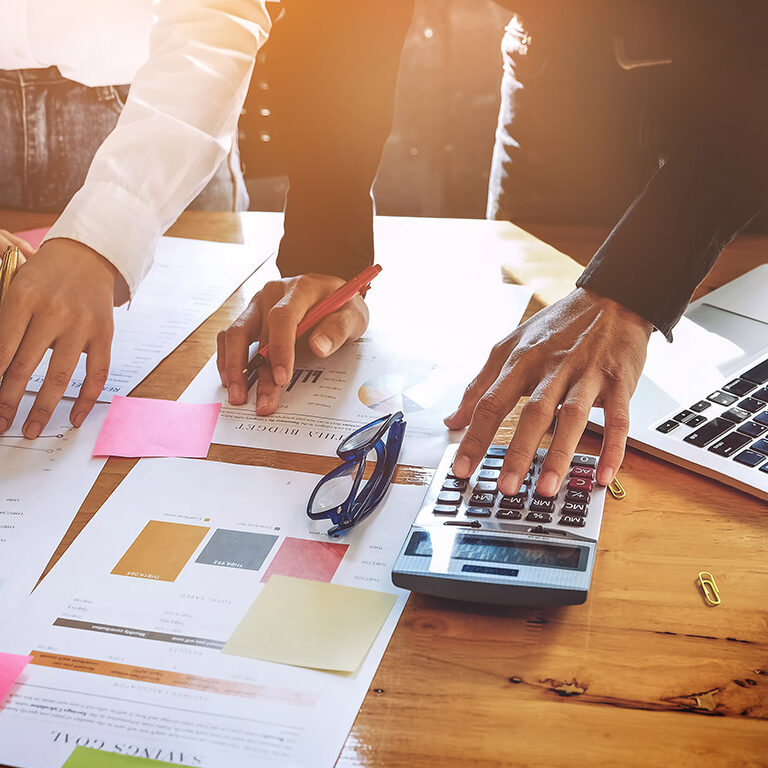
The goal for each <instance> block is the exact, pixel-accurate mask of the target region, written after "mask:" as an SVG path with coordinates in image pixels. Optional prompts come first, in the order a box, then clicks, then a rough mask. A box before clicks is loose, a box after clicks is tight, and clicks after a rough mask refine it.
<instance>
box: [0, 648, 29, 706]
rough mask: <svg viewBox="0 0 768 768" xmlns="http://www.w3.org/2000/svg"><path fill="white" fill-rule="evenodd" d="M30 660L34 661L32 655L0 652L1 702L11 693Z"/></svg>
mask: <svg viewBox="0 0 768 768" xmlns="http://www.w3.org/2000/svg"><path fill="white" fill-rule="evenodd" d="M30 661H32V657H31V656H17V655H16V654H15V653H0V703H2V701H3V699H4V698H5V697H6V696H7V695H8V694H9V693H10V691H11V688H13V684H14V683H15V682H16V681H17V680H18V679H19V675H20V674H21V673H22V672H23V671H24V668H25V667H26V666H27V664H29V662H30Z"/></svg>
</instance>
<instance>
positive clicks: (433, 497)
mask: <svg viewBox="0 0 768 768" xmlns="http://www.w3.org/2000/svg"><path fill="white" fill-rule="evenodd" d="M457 448H458V445H451V446H449V447H448V449H447V450H446V452H445V454H444V455H443V458H442V459H441V460H440V464H439V466H438V468H437V471H436V473H435V478H434V480H433V481H432V484H431V485H430V486H429V489H428V490H427V493H426V496H425V497H424V502H423V503H422V505H421V509H420V510H419V513H418V515H417V516H416V519H415V521H414V523H413V525H412V526H411V530H410V531H409V532H408V536H407V537H406V539H405V543H404V544H403V548H402V549H401V550H400V554H399V556H398V558H397V561H396V562H395V565H394V568H393V569H392V582H393V583H394V584H395V586H398V587H403V588H404V589H410V590H413V591H414V592H424V593H425V594H428V595H436V596H438V597H447V598H452V599H455V600H471V601H473V602H478V603H500V604H504V605H576V604H578V603H583V602H584V601H585V600H586V599H587V590H588V589H589V582H590V580H591V577H592V567H593V566H594V563H595V555H596V553H597V538H598V536H599V534H600V522H601V521H602V519H603V505H604V503H605V488H604V487H602V486H598V485H597V484H596V483H595V469H596V467H597V457H596V456H588V455H586V454H576V455H575V456H574V457H573V461H572V462H571V468H570V470H569V472H568V476H567V477H566V478H565V479H564V480H563V484H562V485H561V487H560V490H559V491H558V492H557V494H556V495H555V496H554V497H549V498H544V497H541V496H539V495H538V494H537V493H536V481H537V479H538V477H539V473H540V472H541V465H542V463H543V461H544V457H545V456H546V451H544V450H539V451H538V452H537V453H536V456H535V458H534V462H533V464H532V465H531V468H530V471H529V473H528V476H527V477H526V479H525V481H524V483H523V485H522V486H521V488H520V491H519V492H518V493H516V494H515V495H514V496H502V495H501V494H500V493H499V491H498V489H497V487H496V483H497V480H498V478H499V474H500V470H501V466H502V463H503V461H504V454H505V453H506V448H505V447H504V446H495V445H492V446H490V447H489V449H488V452H487V454H486V456H485V458H484V459H483V461H482V462H481V463H480V466H479V467H478V469H477V470H476V471H475V473H474V474H473V475H472V477H471V478H469V480H467V479H462V478H458V477H456V476H455V475H453V474H452V473H451V466H452V464H453V459H454V457H455V455H456V450H457Z"/></svg>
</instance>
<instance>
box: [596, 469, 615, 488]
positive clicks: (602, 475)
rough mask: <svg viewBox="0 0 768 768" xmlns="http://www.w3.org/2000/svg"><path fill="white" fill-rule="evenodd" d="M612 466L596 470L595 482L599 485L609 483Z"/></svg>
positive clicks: (611, 478) (611, 476) (611, 477)
mask: <svg viewBox="0 0 768 768" xmlns="http://www.w3.org/2000/svg"><path fill="white" fill-rule="evenodd" d="M613 473H614V469H613V467H600V469H598V470H597V482H598V483H599V484H600V485H610V484H611V482H612V481H613Z"/></svg>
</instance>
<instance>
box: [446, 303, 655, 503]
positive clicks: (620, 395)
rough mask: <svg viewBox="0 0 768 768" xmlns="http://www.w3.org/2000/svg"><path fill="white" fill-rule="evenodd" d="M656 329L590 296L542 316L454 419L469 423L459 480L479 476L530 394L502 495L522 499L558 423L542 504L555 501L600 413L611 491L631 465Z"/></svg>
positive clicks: (495, 355)
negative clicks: (627, 452)
mask: <svg viewBox="0 0 768 768" xmlns="http://www.w3.org/2000/svg"><path fill="white" fill-rule="evenodd" d="M652 330H653V326H652V325H651V324H650V323H649V322H648V321H647V320H645V319H643V318H642V317H640V316H639V315H636V314H635V313H634V312H631V311H630V310H628V309H626V308H624V307H623V306H621V305H620V304H618V303H616V302H615V301H613V300H611V299H606V298H603V297H601V296H597V295H596V294H594V293H591V292H589V291H586V290H584V289H583V288H577V289H576V290H574V291H572V292H571V293H570V294H569V295H568V296H566V297H565V298H563V299H561V300H560V301H558V302H555V303H554V304H553V305H552V306H550V307H547V308H546V309H543V310H541V311H540V312H538V313H537V314H536V315H534V316H533V317H532V318H530V319H529V320H528V321H526V322H525V323H523V324H522V325H521V326H519V327H518V328H517V329H515V330H514V331H513V332H512V333H511V334H510V335H509V336H507V337H506V338H505V339H503V340H502V341H501V342H499V343H498V344H496V345H495V346H494V348H493V350H492V351H491V354H490V356H489V358H488V361H487V362H486V364H485V366H484V367H483V369H482V370H481V371H480V373H479V374H478V376H477V377H476V378H475V379H474V381H473V382H472V383H471V384H470V385H469V386H468V387H467V389H466V391H465V393H464V397H463V398H462V401H461V404H460V405H459V408H458V410H457V411H456V412H455V413H453V414H452V415H451V416H449V417H448V418H447V419H446V420H445V423H446V425H447V426H448V427H449V428H450V429H462V428H463V427H466V426H467V425H468V424H469V429H468V431H467V434H466V435H465V436H464V439H463V440H462V441H461V444H460V446H459V449H458V452H457V454H456V460H455V461H454V463H453V471H454V472H455V474H456V475H458V476H459V477H468V476H469V475H471V474H472V472H473V471H474V468H475V467H476V466H477V464H478V462H479V461H480V460H481V458H482V457H483V456H484V455H485V451H486V448H487V447H488V445H489V443H490V442H491V440H492V439H493V436H494V434H495V433H496V430H497V429H498V427H499V425H500V424H501V422H502V420H503V419H504V418H505V417H506V415H507V414H508V413H509V412H510V411H511V410H512V409H513V408H514V407H515V405H516V404H517V402H518V401H519V400H520V398H521V397H523V396H524V395H529V399H528V402H527V403H526V404H525V405H524V406H523V409H522V412H521V414H520V421H519V423H518V426H517V429H516V430H515V434H514V437H513V438H512V441H511V442H510V445H509V449H508V450H507V454H506V458H505V459H504V466H503V468H502V470H501V475H500V477H499V490H500V491H501V492H502V493H504V494H514V493H517V491H518V490H519V488H520V485H521V483H522V481H523V479H524V478H525V476H526V474H527V472H528V468H529V467H530V465H531V462H532V460H533V456H534V454H535V452H536V449H537V448H538V445H539V443H540V442H541V439H542V437H543V436H544V434H545V432H546V431H547V429H549V427H550V425H551V424H552V422H553V421H554V419H555V417H557V426H556V429H555V434H554V437H553V438H552V443H551V445H550V447H549V449H548V451H547V457H546V460H545V461H544V465H543V467H542V471H541V475H540V478H539V481H538V484H537V491H538V492H539V493H540V494H541V495H542V496H554V495H555V494H556V493H557V489H558V488H559V487H560V483H561V481H562V478H563V477H564V476H565V474H566V473H567V471H568V468H569V466H570V462H571V458H572V457H573V453H574V451H575V450H576V446H577V444H578V442H579V439H580V438H581V435H582V433H583V432H584V429H585V427H586V425H587V419H588V418H589V410H590V408H591V407H592V406H593V405H602V407H603V408H604V410H605V434H604V436H603V445H602V449H601V452H600V461H599V463H598V469H597V481H598V483H600V484H601V485H608V484H609V483H610V482H611V481H612V480H613V478H614V477H615V475H616V472H617V470H618V468H619V467H620V466H621V462H622V460H623V458H624V448H625V444H626V440H627V433H628V431H629V399H630V397H631V396H632V393H633V392H634V391H635V387H636V386H637V381H638V379H639V378H640V374H641V373H642V370H643V365H644V364H645V356H646V350H647V346H648V338H649V336H650V334H651V331H652ZM558 406H560V408H559V410H558Z"/></svg>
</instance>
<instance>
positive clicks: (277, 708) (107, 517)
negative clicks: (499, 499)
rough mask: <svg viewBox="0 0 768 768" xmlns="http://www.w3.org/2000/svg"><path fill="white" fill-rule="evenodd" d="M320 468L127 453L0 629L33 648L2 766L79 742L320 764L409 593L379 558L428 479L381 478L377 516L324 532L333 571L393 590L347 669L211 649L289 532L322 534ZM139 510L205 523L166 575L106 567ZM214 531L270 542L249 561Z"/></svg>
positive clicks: (7, 643)
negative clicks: (82, 522)
mask: <svg viewBox="0 0 768 768" xmlns="http://www.w3.org/2000/svg"><path fill="white" fill-rule="evenodd" d="M317 480H318V477H317V476H315V475H309V474H303V473H297V472H287V471H282V470H272V469H266V468H262V467H250V466H235V465H228V464H222V463H216V462H203V461H192V460H183V459H152V460H143V461H141V462H139V464H138V466H137V467H136V468H135V469H133V470H132V472H131V473H130V474H129V475H128V477H127V478H126V479H125V480H124V481H123V483H122V484H121V485H120V486H119V487H118V488H117V490H116V491H115V492H114V493H113V494H112V496H111V497H110V498H109V500H108V501H107V502H106V504H105V505H104V506H103V507H102V509H101V510H100V511H99V513H98V514H97V515H96V516H95V517H94V519H93V520H92V521H91V522H90V523H89V524H88V526H87V527H86V528H85V530H84V531H83V532H82V533H81V534H80V536H79V537H78V538H77V539H76V540H75V542H74V543H73V545H72V546H71V547H70V548H69V550H68V551H67V552H66V554H65V555H64V557H63V558H62V559H61V561H60V562H59V563H58V564H57V565H56V567H55V568H54V569H53V571H52V572H51V573H50V574H49V576H48V577H47V578H46V579H45V581H44V582H43V583H42V584H41V585H40V587H39V588H38V589H37V590H35V592H34V594H33V595H32V597H31V598H30V599H29V600H28V602H27V603H26V605H25V606H24V608H23V609H22V611H20V612H19V614H18V615H17V617H16V619H15V621H14V622H13V625H12V626H10V627H8V628H7V629H6V630H5V631H4V632H2V633H0V650H2V651H5V652H14V651H17V652H22V651H23V652H24V653H26V652H27V651H29V650H32V651H34V652H35V656H36V659H35V661H33V663H32V664H31V665H30V666H29V667H28V668H27V672H26V673H25V676H24V681H23V683H22V684H21V685H18V686H16V688H15V690H14V692H13V693H12V695H11V697H10V698H9V700H8V701H7V703H6V704H5V707H4V708H3V709H2V711H1V712H0V764H6V763H7V764H10V765H23V766H25V768H50V766H58V765H62V764H63V763H64V762H65V760H66V759H67V757H68V756H69V754H70V753H71V752H72V750H73V749H74V746H75V744H76V743H77V744H82V745H84V746H89V747H95V748H96V749H103V750H106V751H112V752H117V751H120V752H122V753H123V754H126V753H127V754H138V755H140V756H143V757H153V758H156V759H160V760H166V761H173V762H178V763H183V764H185V765H201V766H205V768H232V766H293V767H295V768H315V767H321V766H322V768H330V766H332V765H333V763H334V761H335V760H336V757H337V755H338V753H339V751H340V749H341V747H342V745H343V743H344V740H345V738H346V735H347V733H348V731H349V728H350V727H351V725H352V723H353V721H354V718H355V715H356V714H357V710H358V708H359V706H360V703H361V702H362V700H363V697H364V696H365V693H366V691H367V689H368V686H369V685H370V682H371V680H372V678H373V675H374V673H375V671H376V668H377V666H378V664H379V661H380V659H381V656H382V654H383V653H384V650H385V648H386V645H387V643H388V641H389V638H390V636H391V634H392V632H393V630H394V628H395V625H396V623H397V620H398V617H399V615H400V613H401V611H402V609H403V607H404V604H405V601H406V598H407V593H405V592H403V591H402V590H398V589H396V588H395V587H393V586H392V584H391V580H390V572H391V567H392V564H393V562H394V560H395V558H396V556H397V553H398V551H399V548H400V545H401V542H402V540H403V538H404V536H405V534H406V532H407V530H408V528H409V525H410V523H411V521H412V519H413V517H414V514H415V512H416V511H417V509H418V505H419V503H420V501H421V499H422V497H423V494H424V488H423V487H416V486H393V487H392V488H391V489H390V495H389V496H388V497H387V499H386V500H385V502H384V504H383V505H382V507H381V508H380V509H379V510H378V511H377V512H376V513H374V515H373V516H371V517H370V518H368V519H367V520H365V521H364V522H363V523H361V524H360V526H359V528H356V529H353V530H352V531H350V532H349V533H348V534H347V535H346V537H345V538H341V539H334V540H333V541H334V542H338V543H342V544H347V545H348V549H347V550H346V552H345V553H344V556H343V558H342V559H341V562H340V564H339V565H338V568H337V570H336V571H335V575H333V577H332V583H335V584H342V585H347V586H356V587H363V588H368V589H373V590H379V591H384V592H390V593H393V594H396V595H397V601H396V603H395V607H394V608H393V609H392V612H391V613H390V615H389V617H388V619H387V621H386V622H385V624H384V627H383V628H382V630H381V632H380V633H379V636H378V638H377V640H376V641H375V643H374V645H373V647H372V649H371V651H370V652H369V654H368V656H367V658H366V660H365V661H364V662H363V665H362V667H361V668H360V669H359V671H358V672H357V673H356V674H338V673H330V672H320V671H317V670H311V669H303V668H299V667H290V666H283V665H279V664H272V663H268V662H263V661H258V660H255V659H248V658H241V657H238V656H231V655H227V654H224V653H222V652H221V651H220V650H219V649H220V648H221V647H222V645H223V643H224V642H225V641H226V640H227V639H228V638H229V636H230V635H231V634H232V633H233V631H234V630H235V628H236V627H237V626H238V624H239V623H240V621H241V619H242V617H243V616H244V615H245V613H246V612H247V610H248V609H249V607H250V606H251V605H252V604H253V601H254V599H255V598H256V596H257V595H258V594H259V592H260V590H261V589H262V584H263V582H262V578H263V575H264V573H265V571H266V570H267V569H269V568H270V567H272V566H273V563H274V559H275V555H276V553H277V552H279V551H280V548H281V547H282V545H283V544H284V542H285V541H286V538H287V537H296V538H299V539H302V540H309V541H311V542H312V543H311V544H310V545H309V546H312V547H315V546H318V545H326V546H327V542H328V537H327V535H326V534H325V532H324V529H325V526H324V525H323V524H318V523H310V521H309V520H308V518H307V517H306V514H305V508H306V501H307V498H308V497H309V494H310V492H311V490H312V488H313V487H314V485H315V483H316V482H317ZM150 520H154V521H160V522H164V523H171V524H174V525H186V526H202V527H204V528H207V529H209V530H207V531H205V532H204V537H203V538H202V540H201V541H200V544H199V545H198V546H197V548H196V549H194V551H193V552H192V553H191V554H190V555H189V556H188V558H187V559H186V560H185V563H184V564H183V567H182V568H181V570H180V572H178V575H177V576H176V578H175V581H164V580H160V579H150V578H136V577H133V576H125V575H115V574H113V573H112V571H113V569H115V568H116V564H118V563H119V562H122V563H123V565H125V560H124V559H123V557H124V555H125V554H126V552H127V551H128V550H129V548H130V547H131V544H132V543H133V542H134V541H135V540H136V538H137V537H138V536H139V534H140V533H141V532H142V530H143V529H144V528H145V526H146V524H147V522H148V521H150ZM220 529H224V530H226V531H230V532H235V534H236V536H238V537H239V536H241V535H252V534H257V535H258V537H257V538H259V539H262V540H263V539H268V538H269V537H274V539H275V541H274V543H273V544H272V545H271V548H269V547H261V551H262V552H263V550H264V549H269V552H268V553H267V554H266V556H265V559H264V561H263V563H262V564H261V565H260V566H259V567H258V569H256V570H253V569H252V568H253V567H254V564H253V563H252V564H251V568H247V567H242V564H243V552H236V551H233V552H232V554H233V557H231V558H230V557H227V556H226V553H219V554H216V553H214V554H213V556H209V555H210V554H211V552H210V550H208V553H206V548H207V547H208V546H209V545H210V544H211V541H212V540H213V538H214V536H215V535H216V531H218V530H220ZM228 536H229V537H230V538H228V539H227V540H228V541H229V542H230V544H229V545H228V546H231V534H229V535H228ZM168 540H169V541H170V542H174V541H177V540H178V539H177V538H176V537H169V539H168ZM267 544H269V541H267ZM168 546H171V547H172V546H175V544H169V545H168ZM248 547H250V548H249V550H248V551H249V552H250V555H249V556H253V553H254V549H253V547H252V546H251V545H250V544H249V545H248ZM259 548H260V545H258V546H256V548H255V549H256V550H259ZM169 559H172V558H169ZM164 562H165V560H164V559H163V558H162V557H160V558H159V567H160V568H164V567H165V566H164V565H163V563H164ZM238 565H240V566H241V567H237V566H238ZM257 565H258V564H257ZM233 566H234V567H233ZM118 570H120V569H118ZM161 575H162V574H161ZM166 576H167V574H166ZM147 633H152V635H151V637H152V639H150V638H149V637H147V636H146V634H147ZM63 657H66V659H69V661H65V660H64V658H63ZM46 660H47V661H46ZM36 662H37V663H36ZM41 662H42V663H41ZM46 663H47V664H48V666H46V665H45V664H46ZM61 664H68V665H70V666H73V665H74V666H81V665H87V666H88V667H89V668H90V669H92V670H94V671H93V672H85V671H74V670H72V669H71V668H70V669H65V668H61ZM55 665H59V666H55ZM119 665H123V666H119ZM115 669H117V670H118V671H117V672H115V671H114V670H115ZM113 675H116V676H113ZM184 676H188V677H184ZM148 680H154V681H155V682H148ZM232 686H239V689H240V690H239V695H232V691H231V688H232ZM227 688H229V689H230V691H229V692H228V693H225V692H213V691H216V690H219V691H225V690H226V689H227ZM182 754H183V759H182V758H181V757H180V756H181V755H182Z"/></svg>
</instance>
